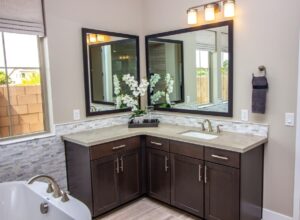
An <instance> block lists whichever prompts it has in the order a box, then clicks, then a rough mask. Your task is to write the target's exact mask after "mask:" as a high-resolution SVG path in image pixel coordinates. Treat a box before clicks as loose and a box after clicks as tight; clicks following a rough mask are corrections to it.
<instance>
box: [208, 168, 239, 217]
mask: <svg viewBox="0 0 300 220" xmlns="http://www.w3.org/2000/svg"><path fill="white" fill-rule="evenodd" d="M204 173H205V174H204V175H205V176H204V178H205V219H207V220H238V219H239V192H240V189H239V188H240V186H239V181H240V178H239V170H238V169H236V168H233V167H228V166H223V165H219V164H215V163H210V162H206V163H205V168H204Z"/></svg>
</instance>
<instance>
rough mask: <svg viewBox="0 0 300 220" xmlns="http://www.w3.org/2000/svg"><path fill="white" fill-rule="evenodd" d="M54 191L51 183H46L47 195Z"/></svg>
mask: <svg viewBox="0 0 300 220" xmlns="http://www.w3.org/2000/svg"><path fill="white" fill-rule="evenodd" d="M53 192H54V189H53V186H52V184H51V183H48V188H47V193H53Z"/></svg>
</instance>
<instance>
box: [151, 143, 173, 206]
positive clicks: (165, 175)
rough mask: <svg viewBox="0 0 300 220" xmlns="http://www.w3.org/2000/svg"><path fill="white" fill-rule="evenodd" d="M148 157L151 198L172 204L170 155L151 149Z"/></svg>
mask: <svg viewBox="0 0 300 220" xmlns="http://www.w3.org/2000/svg"><path fill="white" fill-rule="evenodd" d="M147 155H148V157H147V158H148V193H149V196H150V197H153V198H155V199H158V200H160V201H163V202H166V203H169V204H170V187H171V186H170V168H169V167H170V161H169V153H167V152H165V151H160V150H155V149H151V148H149V149H148V151H147Z"/></svg>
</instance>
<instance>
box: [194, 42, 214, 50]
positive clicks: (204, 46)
mask: <svg viewBox="0 0 300 220" xmlns="http://www.w3.org/2000/svg"><path fill="white" fill-rule="evenodd" d="M197 49H199V50H204V51H210V52H215V51H216V50H217V48H216V45H214V44H203V43H202V44H197Z"/></svg>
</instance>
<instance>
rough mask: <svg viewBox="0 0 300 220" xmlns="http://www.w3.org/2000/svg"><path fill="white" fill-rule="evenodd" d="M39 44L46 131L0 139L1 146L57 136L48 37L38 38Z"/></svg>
mask: <svg viewBox="0 0 300 220" xmlns="http://www.w3.org/2000/svg"><path fill="white" fill-rule="evenodd" d="M1 33H2V32H1ZM3 33H5V32H3ZM37 44H38V52H39V63H40V74H41V90H42V100H43V101H42V103H43V117H44V119H43V120H44V131H41V132H36V133H29V134H24V135H15V136H8V137H4V138H0V145H8V144H13V143H18V142H23V141H28V140H34V139H40V138H46V137H52V136H55V126H54V120H53V107H52V106H53V104H52V91H51V78H50V65H49V55H48V54H49V53H48V40H47V37H39V36H37ZM20 68H21V67H20ZM6 74H7V73H6Z"/></svg>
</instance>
